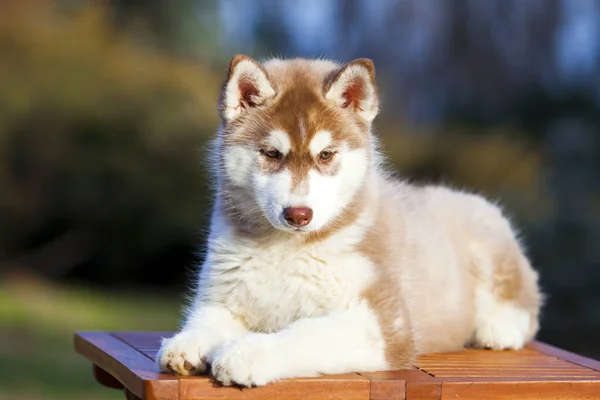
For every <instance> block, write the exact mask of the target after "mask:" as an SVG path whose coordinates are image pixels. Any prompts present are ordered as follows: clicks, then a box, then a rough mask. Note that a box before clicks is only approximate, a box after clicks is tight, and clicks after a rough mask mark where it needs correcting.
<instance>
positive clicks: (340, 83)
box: [325, 58, 379, 122]
mask: <svg viewBox="0 0 600 400" xmlns="http://www.w3.org/2000/svg"><path fill="white" fill-rule="evenodd" d="M325 98H326V99H327V100H330V101H333V102H334V103H335V104H337V105H338V106H339V107H342V108H348V109H351V110H353V111H354V112H355V113H357V114H358V115H359V116H360V117H361V118H362V119H364V120H365V121H367V122H371V121H373V119H374V118H375V117H376V116H377V114H378V113H379V97H378V93H377V86H376V84H375V66H374V65H373V61H371V60H369V59H367V58H360V59H357V60H354V61H351V62H349V63H347V64H346V65H344V66H343V67H342V68H341V69H339V70H338V71H337V73H334V74H333V75H332V77H331V79H329V80H328V81H327V83H326V84H325Z"/></svg>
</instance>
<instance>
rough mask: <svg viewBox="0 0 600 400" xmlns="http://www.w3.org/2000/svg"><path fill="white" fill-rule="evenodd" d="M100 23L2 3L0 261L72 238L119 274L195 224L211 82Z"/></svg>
mask: <svg viewBox="0 0 600 400" xmlns="http://www.w3.org/2000/svg"><path fill="white" fill-rule="evenodd" d="M106 15H107V13H106V11H105V10H104V9H103V8H102V7H99V6H88V7H85V8H83V9H80V10H79V11H77V12H74V13H72V14H70V15H68V17H65V15H63V14H59V13H58V12H57V11H56V10H55V9H54V8H53V7H52V4H51V3H48V2H37V1H36V2H34V1H23V2H21V1H9V2H8V3H7V4H6V5H3V12H2V14H1V16H0V59H1V60H2V61H1V62H0V87H1V88H2V90H0V193H1V195H0V226H2V227H10V228H9V229H2V230H1V231H0V259H2V258H4V257H3V256H7V257H14V256H15V255H18V254H21V253H22V252H24V251H25V250H27V249H28V248H31V247H35V246H36V245H37V244H38V243H43V242H44V241H46V240H48V239H49V238H53V237H58V236H60V235H61V234H62V233H64V232H70V231H71V230H77V231H78V232H83V235H84V236H86V235H87V237H89V240H90V241H92V242H93V243H94V247H95V248H94V254H100V255H102V256H103V257H104V258H103V259H110V261H111V262H107V263H106V265H107V268H114V269H117V268H119V267H122V266H123V265H125V264H129V263H131V262H133V261H135V260H138V259H139V257H141V256H142V255H144V254H146V253H148V252H151V251H152V250H155V249H156V248H160V247H161V246H165V245H166V244H168V243H170V242H173V241H174V240H176V239H177V238H179V237H191V236H192V232H194V233H195V232H196V231H197V229H198V227H199V225H200V223H201V220H202V218H203V215H204V213H205V211H206V206H207V204H206V201H207V198H208V195H207V189H206V184H205V171H204V149H203V146H204V145H205V144H206V140H207V138H209V137H210V136H211V135H212V133H213V132H214V130H215V128H216V126H217V115H216V107H215V105H214V103H215V99H216V98H217V93H218V87H219V84H220V80H221V76H215V75H214V74H213V73H211V72H210V71H208V70H206V69H205V68H203V67H202V66H201V65H198V64H194V63H190V62H184V61H180V60H176V59H172V58H168V57H167V56H164V55H160V54H156V53H153V52H151V51H150V50H149V49H146V48H144V47H142V46H141V45H140V44H139V43H136V42H135V41H133V40H132V39H130V38H128V37H126V36H124V35H123V34H121V33H119V32H117V31H115V30H114V29H113V28H112V27H111V24H110V23H109V21H108V19H107V16H106ZM108 249H110V250H108ZM84 258H85V256H84ZM59 263H60V262H59ZM48 267H49V268H50V267H51V266H48Z"/></svg>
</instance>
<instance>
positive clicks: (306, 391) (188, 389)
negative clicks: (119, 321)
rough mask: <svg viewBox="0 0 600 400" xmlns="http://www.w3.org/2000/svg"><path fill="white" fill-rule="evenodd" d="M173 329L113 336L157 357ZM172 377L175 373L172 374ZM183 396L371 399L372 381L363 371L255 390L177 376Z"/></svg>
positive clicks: (208, 377)
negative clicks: (162, 343) (220, 385)
mask: <svg viewBox="0 0 600 400" xmlns="http://www.w3.org/2000/svg"><path fill="white" fill-rule="evenodd" d="M172 334H173V333H172V332H115V333H113V335H114V336H115V337H116V338H118V339H120V340H122V341H123V342H124V343H126V344H129V345H130V346H132V348H135V349H136V350H138V351H140V352H141V353H143V354H146V355H147V356H148V357H149V358H150V359H152V360H154V358H155V357H156V352H158V349H159V347H160V340H161V338H162V337H170V336H172ZM169 376H171V375H169ZM175 378H176V379H178V381H179V390H180V397H181V398H182V399H191V398H201V399H228V400H229V399H231V400H236V399H267V398H273V399H278V398H285V399H290V400H293V399H299V400H300V399H301V400H310V399H369V396H370V380H369V379H367V378H365V377H362V376H360V375H359V374H354V373H352V374H344V375H334V376H325V377H320V378H311V379H286V380H284V381H281V382H276V383H273V384H271V385H267V386H265V387H260V388H252V389H239V388H226V387H219V386H218V385H216V384H215V382H214V381H213V380H212V378H211V377H210V376H194V377H181V376H177V377H175Z"/></svg>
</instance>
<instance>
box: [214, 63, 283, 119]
mask: <svg viewBox="0 0 600 400" xmlns="http://www.w3.org/2000/svg"><path fill="white" fill-rule="evenodd" d="M273 96H275V89H274V88H273V86H272V85H271V82H270V81H269V76H268V74H267V71H265V69H264V68H263V67H262V66H261V65H260V64H259V63H258V62H256V61H255V60H253V59H252V58H250V57H248V56H245V55H241V54H238V55H236V56H234V57H233V58H232V59H231V62H230V63H229V70H228V72H227V79H226V80H225V83H224V84H223V88H222V89H221V97H220V100H219V114H220V115H221V118H223V120H225V121H231V120H233V119H235V118H237V117H238V116H239V115H241V114H242V113H243V112H245V111H247V110H248V109H249V108H252V107H256V106H259V105H261V104H263V103H264V102H265V100H267V99H269V98H271V97H273Z"/></svg>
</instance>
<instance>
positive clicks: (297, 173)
mask: <svg viewBox="0 0 600 400" xmlns="http://www.w3.org/2000/svg"><path fill="white" fill-rule="evenodd" d="M378 109H379V100H378V95H377V88H376V85H375V69H374V67H373V63H372V62H371V61H370V60H367V59H358V60H355V61H352V62H350V63H348V64H346V65H343V66H340V65H338V64H335V63H333V62H329V61H323V60H305V59H293V60H279V59H274V60H270V61H268V62H266V63H264V64H260V63H258V62H257V61H255V60H253V59H251V58H249V57H247V56H243V55H237V56H235V57H234V58H233V59H232V60H231V63H230V65H229V70H228V73H227V78H226V80H225V82H224V84H223V89H222V92H221V98H220V101H219V113H220V115H221V119H222V124H221V129H220V132H219V137H218V140H217V143H218V146H217V147H218V148H217V153H218V160H219V161H218V167H219V168H218V173H217V175H218V177H219V182H220V190H221V191H223V192H224V193H223V196H224V198H223V199H222V202H223V203H224V207H225V208H227V210H229V211H230V215H232V216H234V217H235V218H236V219H237V220H238V221H240V222H241V223H242V224H245V225H247V224H261V223H264V222H265V221H268V224H269V225H270V226H272V227H274V228H277V229H279V230H283V231H287V232H315V231H318V230H321V229H323V228H324V227H326V226H327V225H328V224H332V223H334V222H335V221H339V220H340V219H343V218H344V216H345V211H346V210H347V209H348V207H349V206H350V204H351V203H352V202H353V200H354V199H355V197H356V195H357V193H358V192H359V190H360V189H361V188H362V187H363V186H364V182H365V180H366V175H367V173H368V171H369V170H370V167H371V165H372V158H373V154H372V138H371V123H372V121H373V119H374V118H375V116H376V115H377V113H378Z"/></svg>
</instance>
